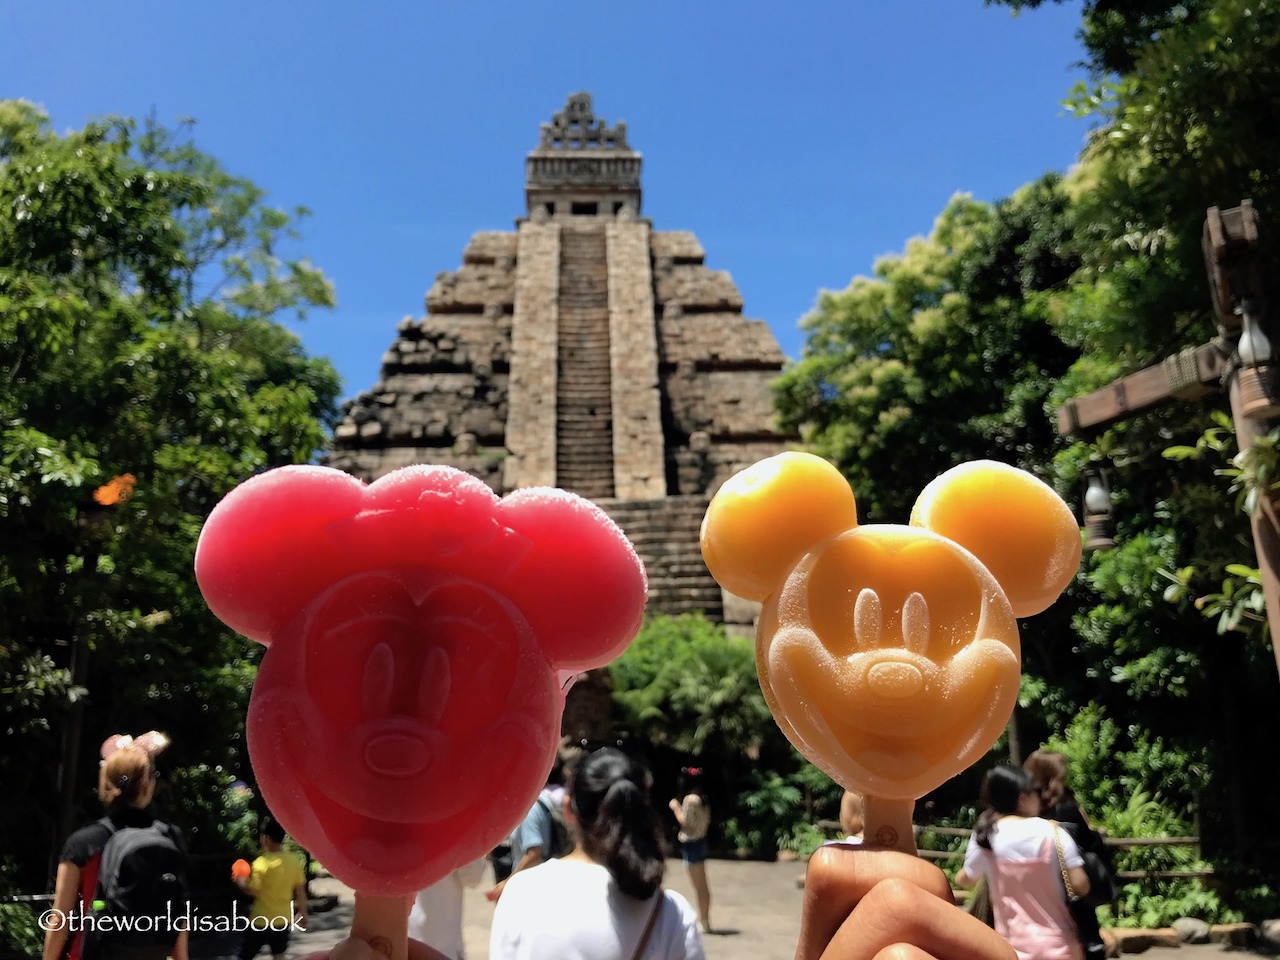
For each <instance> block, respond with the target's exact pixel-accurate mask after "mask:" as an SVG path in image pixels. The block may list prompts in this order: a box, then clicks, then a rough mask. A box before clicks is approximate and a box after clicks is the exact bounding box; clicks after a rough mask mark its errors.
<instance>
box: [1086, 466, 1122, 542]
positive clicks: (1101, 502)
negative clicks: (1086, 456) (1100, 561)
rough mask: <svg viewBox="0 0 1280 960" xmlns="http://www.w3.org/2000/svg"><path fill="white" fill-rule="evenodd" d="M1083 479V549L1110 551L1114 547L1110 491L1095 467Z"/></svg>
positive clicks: (1104, 478)
mask: <svg viewBox="0 0 1280 960" xmlns="http://www.w3.org/2000/svg"><path fill="white" fill-rule="evenodd" d="M1084 478H1085V488H1084V498H1083V499H1084V509H1083V511H1082V512H1083V519H1084V532H1085V538H1084V548H1085V549H1086V550H1089V551H1095V550H1110V549H1111V548H1112V547H1114V546H1115V545H1116V541H1115V539H1114V538H1113V537H1112V534H1113V533H1114V532H1115V531H1114V527H1113V524H1112V522H1111V490H1110V489H1109V488H1108V487H1107V480H1106V477H1104V476H1103V475H1102V471H1101V470H1099V469H1098V468H1097V467H1089V468H1088V469H1087V470H1086V471H1085V474H1084Z"/></svg>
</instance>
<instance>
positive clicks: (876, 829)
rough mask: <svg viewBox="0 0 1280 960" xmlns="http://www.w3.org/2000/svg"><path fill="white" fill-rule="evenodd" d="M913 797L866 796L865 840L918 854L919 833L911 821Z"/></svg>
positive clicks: (863, 800)
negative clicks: (893, 798) (890, 798)
mask: <svg viewBox="0 0 1280 960" xmlns="http://www.w3.org/2000/svg"><path fill="white" fill-rule="evenodd" d="M914 812H915V801H914V800H884V799H881V798H880V797H863V799H862V817H863V828H862V837H863V841H862V842H863V843H864V844H866V845H867V846H869V847H887V848H889V849H891V850H900V851H902V852H903V853H909V854H911V855H912V856H913V857H914V856H915V855H916V833H915V829H914V827H913V826H912V824H911V815H912V813H914Z"/></svg>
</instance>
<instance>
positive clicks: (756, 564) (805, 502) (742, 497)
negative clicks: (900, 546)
mask: <svg viewBox="0 0 1280 960" xmlns="http://www.w3.org/2000/svg"><path fill="white" fill-rule="evenodd" d="M857 525H858V510H857V505H856V504H855V503H854V498H853V491H852V490H850V489H849V484H848V482H847V481H846V480H845V479H844V477H843V476H841V475H840V471H839V470H837V469H836V468H835V467H833V466H832V465H831V464H829V463H827V461H825V460H823V459H822V458H821V457H815V456H814V455H813V454H810V453H797V452H789V453H780V454H778V455H777V456H775V457H769V458H768V459H767V460H761V461H760V462H759V463H756V464H754V465H753V466H750V467H748V468H747V469H745V470H743V471H741V472H739V473H736V474H734V475H733V476H732V477H730V478H729V479H728V480H726V481H725V483H724V485H723V486H722V487H721V488H720V490H719V492H718V493H716V495H715V497H713V498H712V500H711V505H710V506H708V507H707V514H706V516H705V517H703V518H702V532H701V535H700V537H699V539H700V540H701V542H702V559H703V560H704V561H706V564H707V569H709V570H710V571H711V575H712V576H713V577H715V578H716V581H717V582H718V583H719V584H720V586H722V587H724V588H725V589H726V590H728V591H729V592H730V593H735V594H737V595H738V596H740V597H744V598H745V599H747V600H765V599H766V598H767V597H769V596H770V594H773V593H775V592H776V591H777V590H778V588H779V587H781V586H782V581H783V579H784V578H785V577H786V575H787V574H788V573H790V572H791V570H792V569H793V568H794V567H795V565H796V564H797V563H798V562H799V560H800V558H801V557H802V556H804V555H805V554H806V553H808V552H809V551H810V550H811V549H813V548H814V547H815V546H817V545H818V544H819V543H821V542H822V541H823V540H826V539H827V538H828V537H833V536H835V535H837V534H840V533H844V532H845V531H846V530H851V529H853V528H854V527H856V526H857Z"/></svg>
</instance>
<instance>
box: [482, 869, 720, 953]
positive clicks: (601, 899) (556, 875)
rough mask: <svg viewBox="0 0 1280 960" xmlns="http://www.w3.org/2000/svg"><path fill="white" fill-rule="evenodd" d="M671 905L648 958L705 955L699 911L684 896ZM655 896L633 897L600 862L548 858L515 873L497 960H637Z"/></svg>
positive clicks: (493, 940) (492, 941)
mask: <svg viewBox="0 0 1280 960" xmlns="http://www.w3.org/2000/svg"><path fill="white" fill-rule="evenodd" d="M656 896H662V897H663V898H664V902H663V904H662V906H661V907H660V908H659V909H660V912H659V914H658V918H657V920H656V921H655V923H654V925H653V933H652V934H651V935H650V937H649V945H648V946H647V947H646V948H645V952H644V957H645V960H704V956H705V955H704V954H703V950H702V935H701V934H700V933H699V932H698V915H697V914H696V913H695V912H694V910H693V908H692V907H691V906H689V901H687V900H686V899H685V898H684V897H682V896H681V895H680V894H678V893H675V892H674V891H671V890H661V891H659V893H658V894H656ZM653 904H654V901H653V898H650V899H649V900H645V901H641V900H635V899H633V898H632V897H629V896H627V895H626V894H625V893H623V892H622V891H621V890H619V889H618V888H617V886H616V885H615V884H614V882H613V878H612V877H610V876H609V871H608V870H607V869H605V868H604V867H602V866H600V864H598V863H586V862H583V861H581V860H548V861H547V862H545V863H540V864H538V866H536V867H533V868H532V869H529V870H522V871H520V872H519V873H515V874H512V875H511V878H510V879H509V880H508V881H507V885H506V887H504V888H503V891H502V898H501V899H500V900H499V901H498V906H497V909H496V910H494V913H493V926H492V927H491V929H490V931H489V958H490V960H630V958H631V956H632V954H633V953H634V952H635V949H636V945H637V944H638V943H639V942H640V937H641V935H642V934H643V933H644V928H645V925H646V924H647V923H648V922H649V914H650V912H651V911H652V910H653Z"/></svg>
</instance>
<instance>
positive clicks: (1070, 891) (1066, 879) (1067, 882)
mask: <svg viewBox="0 0 1280 960" xmlns="http://www.w3.org/2000/svg"><path fill="white" fill-rule="evenodd" d="M1049 823H1051V824H1052V825H1053V845H1054V846H1055V847H1057V849H1058V869H1059V870H1061V871H1062V888H1063V889H1064V890H1065V891H1066V893H1067V902H1068V903H1070V902H1071V901H1072V900H1074V899H1075V898H1076V891H1075V888H1074V887H1072V886H1071V877H1070V876H1068V874H1067V858H1066V856H1065V855H1064V854H1063V852H1062V834H1061V833H1059V832H1058V822H1057V821H1056V820H1050V821H1049Z"/></svg>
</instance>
